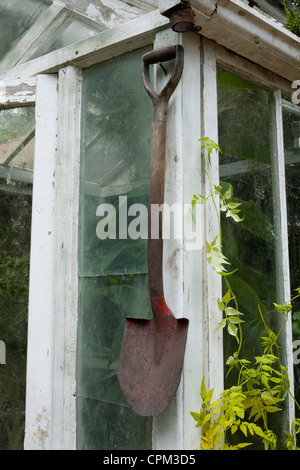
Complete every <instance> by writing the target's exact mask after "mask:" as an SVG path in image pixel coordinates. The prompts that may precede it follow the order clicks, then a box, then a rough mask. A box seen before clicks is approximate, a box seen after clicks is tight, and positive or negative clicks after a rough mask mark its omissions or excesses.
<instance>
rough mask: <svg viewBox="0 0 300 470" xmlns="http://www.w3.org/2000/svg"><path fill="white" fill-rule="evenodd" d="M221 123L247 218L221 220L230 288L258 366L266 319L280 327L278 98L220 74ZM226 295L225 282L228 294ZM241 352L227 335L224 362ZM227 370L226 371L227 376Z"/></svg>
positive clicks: (231, 180) (227, 175)
mask: <svg viewBox="0 0 300 470" xmlns="http://www.w3.org/2000/svg"><path fill="white" fill-rule="evenodd" d="M218 120H219V145H220V148H221V150H222V154H221V155H220V180H221V186H222V192H223V193H224V192H225V191H226V190H227V189H228V188H229V187H231V190H232V194H233V196H232V199H231V202H234V203H241V206H239V209H240V210H241V212H240V213H239V215H240V217H241V218H243V220H242V221H241V222H235V221H234V220H233V219H232V218H229V217H228V218H226V217H224V218H222V241H223V246H224V252H225V255H226V256H227V258H228V259H229V261H230V263H231V265H230V268H229V271H234V270H236V272H234V273H233V274H232V275H231V276H229V277H228V282H229V284H230V287H231V289H232V291H233V293H234V294H235V295H236V297H237V302H238V305H239V309H240V311H241V312H242V313H243V314H244V316H243V320H244V323H243V324H242V332H243V333H242V337H243V341H242V347H241V352H240V358H243V359H248V360H251V361H253V359H254V357H255V356H258V355H261V354H263V348H262V346H261V337H262V336H266V330H265V327H264V323H263V321H262V317H263V319H264V322H265V323H266V325H268V327H270V328H271V329H272V330H273V331H275V332H277V331H279V327H280V318H279V314H276V311H275V312H274V304H273V303H274V302H278V303H280V301H279V300H278V299H277V292H276V269H277V266H276V256H275V246H276V234H275V227H274V218H275V217H276V214H274V210H273V207H275V206H274V200H273V186H274V184H276V182H275V180H274V175H273V172H272V159H273V156H275V157H276V154H277V149H276V146H275V145H276V144H275V142H276V139H275V126H274V97H273V93H272V92H270V91H268V90H265V89H262V88H260V87H258V86H256V85H255V84H252V83H250V82H248V81H246V80H244V79H242V78H241V77H238V76H235V75H233V74H231V73H229V72H227V71H226V70H223V69H222V68H219V69H218ZM227 290H228V286H227V285H226V283H225V282H224V294H225V292H227ZM258 306H259V307H260V309H261V313H262V317H261V315H260V311H259V308H258ZM232 307H235V305H232ZM237 349H238V345H237V341H236V339H235V338H234V337H233V336H230V335H229V334H228V333H227V330H226V332H224V354H225V361H226V360H227V359H228V357H229V356H231V355H232V354H233V353H234V352H235V351H237ZM282 361H283V362H284V358H282ZM227 370H228V366H225V374H226V372H227ZM236 383H237V375H235V371H232V372H230V374H229V375H228V376H227V375H226V376H225V387H228V386H231V385H236ZM282 419H283V415H282V414H281V416H280V417H278V416H275V414H274V422H273V423H272V424H271V423H268V424H269V426H270V428H271V429H272V430H273V431H275V433H276V434H277V435H279V436H280V435H281V433H282V429H283V427H284V426H283V421H282ZM276 421H278V422H276ZM283 438H285V437H284V435H283ZM278 445H279V447H280V443H279V444H278Z"/></svg>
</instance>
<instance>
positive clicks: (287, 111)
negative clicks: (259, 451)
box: [283, 102, 300, 418]
mask: <svg viewBox="0 0 300 470" xmlns="http://www.w3.org/2000/svg"><path fill="white" fill-rule="evenodd" d="M283 128H284V150H285V165H286V167H285V168H286V197H287V216H288V236H289V263H290V282H291V297H294V296H295V289H296V288H297V287H299V286H300V185H299V178H300V112H299V106H296V105H293V104H292V103H290V102H285V103H284V105H283ZM293 307H294V313H293V317H292V319H293V321H292V328H293V340H294V341H299V340H300V302H299V301H297V302H295V303H294V305H293ZM295 345H297V346H296V349H295V350H294V352H295V354H296V356H295V358H294V359H295V360H294V374H295V382H294V384H295V395H296V399H297V402H298V403H300V401H299V400H300V386H299V383H300V365H299V362H300V361H299V353H298V352H297V351H299V343H295ZM296 415H297V417H298V418H299V417H300V412H299V409H298V407H296Z"/></svg>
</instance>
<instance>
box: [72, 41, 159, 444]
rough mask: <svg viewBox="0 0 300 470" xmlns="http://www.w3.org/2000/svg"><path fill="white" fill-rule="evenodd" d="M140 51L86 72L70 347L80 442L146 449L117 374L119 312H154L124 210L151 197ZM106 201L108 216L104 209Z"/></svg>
mask: <svg viewBox="0 0 300 470" xmlns="http://www.w3.org/2000/svg"><path fill="white" fill-rule="evenodd" d="M146 50H148V49H146ZM146 50H145V49H142V50H137V51H134V52H131V53H128V54H125V55H123V56H121V57H118V58H115V59H111V60H109V61H107V62H105V63H102V64H99V65H97V66H94V67H91V68H89V69H87V70H86V71H85V72H84V78H83V95H82V96H83V109H82V153H81V191H80V228H79V238H80V239H79V321H78V352H77V446H78V448H79V449H149V448H151V429H152V420H151V419H149V418H142V417H140V416H138V415H136V414H135V413H133V412H132V411H131V409H130V408H129V406H128V405H127V403H126V401H125V400H124V398H123V395H122V392H121V390H120V387H119V384H118V380H117V375H116V373H117V365H118V358H119V353H120V347H121V341H122V338H123V331H124V325H125V318H126V316H127V315H130V316H139V317H144V318H151V316H152V313H151V307H150V301H149V294H148V285H147V283H148V281H147V244H146V243H147V242H146V239H145V238H137V239H133V238H130V237H128V236H127V229H128V227H129V224H130V223H131V222H132V221H133V220H134V217H133V216H129V215H128V208H129V207H130V206H131V204H133V203H135V204H138V203H140V204H143V205H144V206H146V207H147V204H148V193H149V177H150V155H151V150H150V147H151V121H152V104H151V101H150V99H149V97H148V95H147V94H146V92H145V90H144V87H143V85H142V82H141V57H142V54H143V53H144V52H145V51H146ZM104 204H106V205H107V206H103V205H104ZM103 207H104V208H105V207H106V208H107V211H108V212H107V213H106V212H104V211H103V212H101V210H100V209H101V208H103ZM107 214H108V215H107ZM109 216H111V218H109ZM103 220H105V223H104V224H103V226H104V225H105V226H106V229H107V238H105V236H106V235H105V230H102V231H101V230H100V229H101V224H102V222H103ZM110 228H111V229H112V231H111V232H110V231H109V229H110ZM114 229H115V230H114Z"/></svg>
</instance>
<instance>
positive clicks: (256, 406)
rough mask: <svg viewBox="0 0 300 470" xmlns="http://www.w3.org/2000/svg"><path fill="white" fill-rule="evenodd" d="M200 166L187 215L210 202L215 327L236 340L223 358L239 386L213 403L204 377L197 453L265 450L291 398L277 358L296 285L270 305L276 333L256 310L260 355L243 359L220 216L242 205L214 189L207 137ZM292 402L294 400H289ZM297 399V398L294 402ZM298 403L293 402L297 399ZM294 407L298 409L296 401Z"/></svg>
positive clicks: (235, 215) (297, 429) (236, 212)
mask: <svg viewBox="0 0 300 470" xmlns="http://www.w3.org/2000/svg"><path fill="white" fill-rule="evenodd" d="M200 141H201V142H202V145H201V155H202V159H203V168H204V172H205V174H206V177H207V178H208V181H209V193H208V196H203V195H200V194H195V195H194V196H193V200H192V203H191V213H192V216H193V213H194V209H195V208H197V206H198V205H199V204H203V203H206V202H207V201H208V200H211V201H212V203H213V206H214V208H215V212H216V215H217V218H218V227H219V233H218V234H217V235H216V236H215V238H214V239H213V240H212V241H210V242H209V241H206V252H207V261H208V263H209V264H210V265H211V266H212V267H213V269H214V270H215V271H216V272H217V273H218V274H219V275H221V276H222V278H223V281H224V285H225V286H226V289H225V294H224V295H223V297H222V299H219V300H218V308H219V310H220V311H221V312H222V314H223V319H222V321H221V322H220V323H219V325H218V329H226V330H227V332H228V333H229V335H231V336H232V337H234V338H235V340H236V343H237V350H236V351H235V352H234V353H233V354H232V355H230V356H229V357H228V358H227V360H226V366H227V368H228V370H227V375H228V374H230V373H231V371H232V370H236V371H237V382H236V384H235V385H233V386H231V387H230V388H227V389H225V390H224V391H223V392H222V393H221V394H220V395H219V396H218V399H217V400H214V401H212V399H213V393H214V390H213V389H211V390H207V389H206V384H205V378H203V379H202V385H201V391H200V395H201V398H202V405H201V409H200V411H199V412H193V411H192V412H191V415H192V417H193V418H194V420H195V421H196V427H198V428H200V430H201V438H200V447H201V449H204V450H208V449H219V450H228V449H230V450H237V449H241V448H244V447H247V446H250V445H252V444H253V439H256V440H257V439H258V440H259V441H261V442H262V445H263V448H264V449H266V450H268V449H270V450H274V449H276V448H277V442H278V437H277V436H276V433H275V432H274V431H273V430H272V429H271V428H270V425H269V417H270V416H271V415H273V414H276V413H280V412H281V411H282V406H283V404H284V401H285V399H286V397H287V395H291V396H292V392H291V388H290V382H289V377H288V371H287V368H286V367H285V366H284V365H283V364H282V362H281V359H280V346H279V337H280V335H281V334H282V332H283V331H284V328H285V325H286V323H287V321H288V318H289V315H290V314H291V311H292V305H293V302H294V301H295V300H296V299H297V298H299V297H300V287H299V288H297V289H296V292H295V296H294V297H293V298H292V299H291V300H290V301H289V302H287V303H285V304H284V305H279V304H277V303H274V309H275V311H276V313H277V314H278V315H280V316H281V317H282V320H283V321H282V322H281V327H280V329H279V331H278V332H276V333H275V332H274V331H273V330H272V329H271V328H270V327H269V326H268V324H267V322H266V320H265V318H264V315H263V313H262V310H261V307H260V306H259V305H258V306H257V308H258V312H259V317H260V320H261V323H262V325H263V327H264V334H263V336H261V338H260V344H261V354H260V355H256V356H254V357H253V358H252V359H251V360H249V358H247V359H245V358H244V357H242V355H241V347H242V343H243V335H242V333H243V329H242V324H243V323H244V322H245V318H244V317H245V315H244V314H243V312H241V311H240V308H239V304H238V299H237V296H236V294H235V292H234V290H233V289H232V287H231V285H230V276H231V275H232V274H233V273H234V272H235V271H228V266H229V265H230V261H229V260H228V259H227V258H226V256H225V255H224V253H223V243H222V230H221V215H220V214H224V215H225V217H227V218H228V217H229V218H232V219H233V220H234V222H236V223H239V222H241V221H242V220H243V217H241V212H242V207H241V206H242V203H240V202H239V203H237V202H234V200H233V189H232V186H229V187H228V186H226V188H223V187H222V184H220V185H215V184H213V182H212V179H211V177H210V175H209V172H208V170H207V167H208V166H210V164H211V154H212V152H213V151H217V152H219V153H221V149H220V148H219V146H218V145H217V144H216V143H215V142H214V141H212V140H211V139H209V138H207V137H204V138H202V139H200ZM293 398H294V397H293ZM294 400H295V399H294ZM295 402H296V400H295ZM296 405H297V406H298V407H299V405H298V403H297V402H296ZM299 433H300V420H299V419H295V420H294V422H293V424H292V426H291V430H290V432H287V433H286V440H285V446H286V448H287V449H289V450H295V449H297V450H298V448H297V444H296V437H297V434H299ZM235 434H238V436H239V438H238V442H236V439H235V442H234V443H232V436H234V435H235Z"/></svg>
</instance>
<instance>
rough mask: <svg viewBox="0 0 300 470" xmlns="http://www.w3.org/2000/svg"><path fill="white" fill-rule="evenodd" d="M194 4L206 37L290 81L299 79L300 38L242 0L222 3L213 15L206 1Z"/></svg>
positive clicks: (228, 0)
mask: <svg viewBox="0 0 300 470" xmlns="http://www.w3.org/2000/svg"><path fill="white" fill-rule="evenodd" d="M191 5H192V7H193V9H194V10H195V13H196V16H195V22H196V25H197V26H201V34H202V35H203V36H205V37H207V38H209V39H212V40H214V41H215V42H217V43H218V44H220V45H222V46H224V47H226V48H227V49H229V50H231V51H234V52H236V53H237V54H239V55H241V56H242V57H245V58H247V59H249V60H251V61H253V62H254V63H256V64H259V65H261V66H262V67H264V68H265V69H268V70H271V71H272V72H275V73H276V74H278V75H280V76H282V77H284V78H286V79H288V80H290V81H294V80H297V79H298V78H299V72H300V47H299V46H300V38H299V37H298V36H296V35H295V34H293V33H291V32H290V31H288V30H287V29H286V28H285V27H284V25H283V24H281V23H280V22H278V21H276V20H275V19H273V18H270V17H268V16H267V15H265V14H263V13H262V12H260V11H258V10H256V9H254V8H252V7H250V6H249V5H248V4H246V3H245V2H243V1H241V0H218V2H217V8H215V10H214V11H213V12H212V13H211V14H210V15H207V5H206V2H202V0H191ZM215 5H216V4H215Z"/></svg>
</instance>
